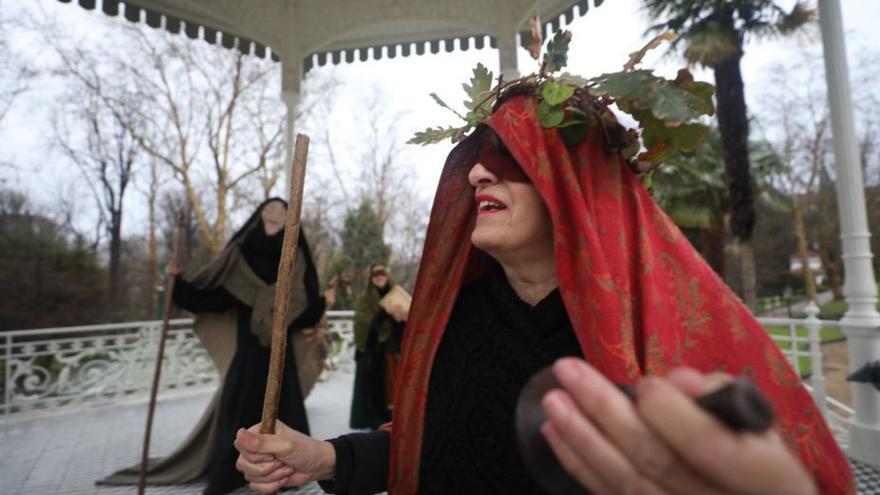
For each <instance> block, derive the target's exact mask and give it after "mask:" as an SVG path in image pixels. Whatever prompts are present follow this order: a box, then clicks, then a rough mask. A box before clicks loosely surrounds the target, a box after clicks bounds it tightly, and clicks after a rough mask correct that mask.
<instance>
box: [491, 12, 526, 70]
mask: <svg viewBox="0 0 880 495" xmlns="http://www.w3.org/2000/svg"><path fill="white" fill-rule="evenodd" d="M516 35H517V31H516V25H515V24H514V23H510V24H508V25H507V26H504V27H503V28H501V29H498V30H497V31H496V32H495V42H496V43H497V44H498V69H499V70H500V71H501V75H502V76H503V77H504V80H505V81H513V80H514V79H519V77H520V73H519V66H518V64H517V61H516V49H517V46H516Z"/></svg>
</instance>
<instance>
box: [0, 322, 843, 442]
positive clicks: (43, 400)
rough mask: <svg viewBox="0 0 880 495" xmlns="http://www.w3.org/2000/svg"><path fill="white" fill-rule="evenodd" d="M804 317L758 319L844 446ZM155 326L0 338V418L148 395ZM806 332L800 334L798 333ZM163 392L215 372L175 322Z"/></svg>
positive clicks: (340, 351)
mask: <svg viewBox="0 0 880 495" xmlns="http://www.w3.org/2000/svg"><path fill="white" fill-rule="evenodd" d="M805 312H806V313H807V318H805V319H791V318H758V320H759V321H760V322H761V323H762V324H763V325H764V326H775V327H783V328H787V329H788V334H787V335H774V336H773V338H774V339H775V340H777V341H780V342H781V341H787V342H789V347H790V348H789V349H788V350H783V352H784V353H785V354H786V355H787V356H788V358H789V359H790V360H791V364H792V366H793V367H794V368H795V370H797V371H798V373H801V372H802V371H803V370H802V369H801V358H802V357H806V358H809V360H810V362H811V364H812V374H811V375H810V377H809V378H808V380H807V387H808V388H809V389H810V391H811V393H812V394H813V398H814V399H815V401H816V404H817V405H819V407H820V408H821V409H822V412H823V413H824V414H825V416H826V418H827V419H828V422H829V424H830V425H831V428H832V430H833V431H834V433H835V436H836V437H837V439H838V441H839V442H840V443H841V444H842V445H843V446H844V447H845V446H847V445H848V443H849V442H848V440H849V439H848V437H847V425H848V423H849V420H850V418H852V416H853V410H852V409H851V408H849V407H848V406H846V405H845V404H842V403H840V402H838V401H836V400H834V399H831V398H828V397H826V395H825V379H824V376H823V374H822V350H821V346H820V342H821V341H820V331H821V329H822V328H836V327H838V323H837V322H836V321H828V320H819V319H818V318H817V317H816V315H817V314H818V312H819V310H818V308H816V307H815V306H808V307H807V309H806V310H805ZM327 316H328V318H327V322H328V325H329V329H330V334H331V336H332V344H331V351H330V359H329V360H328V364H329V366H330V368H331V369H332V368H336V367H350V366H351V365H352V363H351V359H352V356H353V354H354V351H353V348H352V346H353V324H352V318H353V316H354V313H353V312H352V311H330V312H328V313H327ZM160 328H161V322H159V321H142V322H131V323H119V324H111V325H91V326H81V327H64V328H47V329H40V330H15V331H8V332H0V373H2V375H0V387H2V392H0V400H2V402H0V417H12V416H16V415H19V414H21V413H25V412H33V411H58V410H64V409H70V408H74V407H82V406H87V405H98V404H106V403H111V402H115V401H118V400H119V399H120V398H125V397H141V398H142V397H144V396H146V395H147V394H148V392H149V389H150V385H151V380H152V375H153V371H154V366H155V364H154V363H155V358H156V351H157V345H158V338H159V330H160ZM799 328H800V329H804V328H805V329H806V335H802V334H803V330H801V331H800V333H799V330H798V329H799ZM163 366H164V367H163V369H162V382H161V389H160V391H161V392H168V391H173V390H194V389H201V388H204V387H207V386H213V385H215V384H216V382H217V371H216V369H215V368H214V365H213V363H212V362H211V359H210V358H209V357H208V355H207V353H206V352H205V350H204V348H203V347H202V346H201V343H200V342H199V340H198V338H196V337H195V335H194V334H193V333H192V320H190V319H180V320H173V321H172V325H171V331H170V333H169V335H168V340H167V342H166V348H165V360H164V364H163Z"/></svg>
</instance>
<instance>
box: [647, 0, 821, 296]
mask: <svg viewBox="0 0 880 495" xmlns="http://www.w3.org/2000/svg"><path fill="white" fill-rule="evenodd" d="M777 3H778V2H776V1H774V0H644V5H645V9H646V10H647V12H648V14H649V16H650V17H651V18H652V19H658V20H660V21H659V22H657V23H656V24H654V25H653V26H651V28H650V29H649V31H654V32H656V31H668V30H673V31H675V32H676V33H678V34H679V38H678V39H677V40H676V41H675V42H674V43H675V46H683V48H684V55H685V57H686V58H687V60H688V62H689V63H691V64H699V65H703V66H706V67H709V68H711V69H712V70H713V72H714V73H715V87H716V100H717V111H718V128H719V131H720V133H721V149H722V156H723V157H724V170H725V177H726V182H727V189H728V194H729V200H728V208H729V211H730V230H731V233H732V234H733V235H734V236H735V238H736V239H737V241H738V243H739V247H740V253H741V260H742V262H741V267H742V272H743V273H742V274H743V287H744V294H743V299H744V300H745V302H746V304H748V305H749V306H750V307H753V308H754V303H755V260H754V254H753V252H752V247H751V236H752V230H753V228H754V225H755V198H754V193H753V190H752V176H751V171H750V168H751V164H750V161H749V152H748V142H749V122H748V115H747V112H746V101H745V94H744V92H743V81H742V73H741V71H740V60H741V59H742V57H743V54H744V52H743V48H744V46H745V41H746V38H747V37H751V36H754V37H759V38H760V37H770V36H775V35H782V34H787V33H790V32H792V31H794V30H796V29H798V28H800V27H801V26H803V25H804V24H806V23H807V22H809V21H810V20H811V19H812V18H813V10H811V9H808V8H806V6H805V5H804V3H802V2H801V1H798V2H797V3H795V5H794V7H792V9H791V10H789V11H786V10H784V9H783V8H782V7H781V6H779V5H778V4H777Z"/></svg>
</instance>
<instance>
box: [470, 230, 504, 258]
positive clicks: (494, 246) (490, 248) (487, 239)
mask: <svg viewBox="0 0 880 495" xmlns="http://www.w3.org/2000/svg"><path fill="white" fill-rule="evenodd" d="M471 244H473V245H474V247H475V248H477V249H479V250H480V251H483V252H485V253H486V254H488V255H490V256H492V257H493V258H494V254H493V253H494V252H496V251H497V250H498V249H499V248H500V247H501V243H500V242H499V241H498V239H497V238H495V236H493V235H491V233H488V232H480V231H478V230H475V231H474V233H473V234H471Z"/></svg>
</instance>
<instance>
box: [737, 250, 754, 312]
mask: <svg viewBox="0 0 880 495" xmlns="http://www.w3.org/2000/svg"><path fill="white" fill-rule="evenodd" d="M739 256H740V271H741V274H742V291H743V293H742V297H743V302H744V303H746V306H748V307H749V308H750V309H751V310H752V311H756V310H757V308H758V294H757V287H758V284H757V281H756V280H755V251H754V248H753V247H752V241H739Z"/></svg>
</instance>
